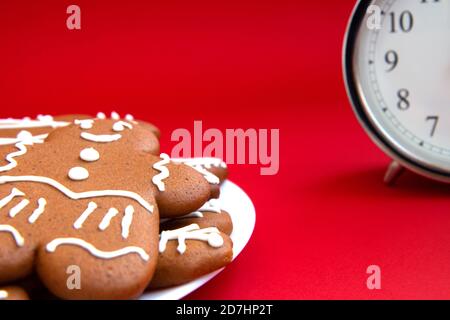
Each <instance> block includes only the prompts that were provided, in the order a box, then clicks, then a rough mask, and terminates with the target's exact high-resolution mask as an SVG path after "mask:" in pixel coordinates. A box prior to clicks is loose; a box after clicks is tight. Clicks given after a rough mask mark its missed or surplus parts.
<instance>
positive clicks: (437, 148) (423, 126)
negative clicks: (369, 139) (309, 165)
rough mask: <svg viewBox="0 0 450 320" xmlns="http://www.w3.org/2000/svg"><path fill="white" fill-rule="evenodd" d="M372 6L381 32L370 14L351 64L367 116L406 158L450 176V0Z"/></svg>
mask: <svg viewBox="0 0 450 320" xmlns="http://www.w3.org/2000/svg"><path fill="white" fill-rule="evenodd" d="M371 4H372V5H376V6H378V7H379V8H380V9H381V11H380V12H381V24H380V26H381V28H375V29H373V28H369V26H368V25H367V22H368V20H369V19H371V17H372V18H373V16H372V15H370V14H366V15H365V18H364V20H363V22H362V24H361V26H360V28H359V31H358V34H357V36H356V38H355V43H354V52H353V61H352V62H351V63H352V64H353V72H354V79H355V81H356V83H357V85H356V87H357V91H358V94H359V96H360V99H361V101H362V102H361V104H362V107H363V109H364V112H365V113H366V114H367V118H368V119H369V121H370V122H371V124H372V125H373V127H374V128H376V130H378V134H379V135H380V136H382V137H383V139H384V140H385V141H387V143H388V144H389V145H390V146H391V148H394V149H395V150H396V151H397V152H398V153H400V154H401V155H402V156H404V157H406V158H408V159H412V161H414V162H416V163H418V164H420V165H422V166H426V167H428V168H432V169H433V170H439V171H444V172H446V173H450V0H379V1H371ZM372 14H376V12H375V11H374V12H373V13H372ZM369 22H370V21H369Z"/></svg>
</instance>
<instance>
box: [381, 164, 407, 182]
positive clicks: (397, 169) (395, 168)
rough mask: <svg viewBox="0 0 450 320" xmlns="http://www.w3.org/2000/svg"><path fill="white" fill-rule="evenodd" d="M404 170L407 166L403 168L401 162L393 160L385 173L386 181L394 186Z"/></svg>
mask: <svg viewBox="0 0 450 320" xmlns="http://www.w3.org/2000/svg"><path fill="white" fill-rule="evenodd" d="M404 170H405V168H403V167H402V166H401V165H400V163H398V162H397V161H392V162H391V164H390V165H389V167H388V169H387V171H386V174H385V175H384V183H386V184H387V185H389V186H392V185H393V184H394V183H395V181H396V180H397V178H398V177H399V176H400V175H401V174H402V173H403V171H404Z"/></svg>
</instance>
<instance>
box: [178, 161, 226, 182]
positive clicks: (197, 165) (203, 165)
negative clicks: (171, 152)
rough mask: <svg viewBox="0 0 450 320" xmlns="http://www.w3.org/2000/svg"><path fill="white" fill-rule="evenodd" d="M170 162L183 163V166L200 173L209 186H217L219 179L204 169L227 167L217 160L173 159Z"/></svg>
mask: <svg viewBox="0 0 450 320" xmlns="http://www.w3.org/2000/svg"><path fill="white" fill-rule="evenodd" d="M171 160H172V161H173V162H176V163H184V164H185V165H188V166H190V167H192V168H194V169H195V170H197V171H198V172H200V173H201V174H202V175H203V177H205V179H206V180H207V181H208V182H209V183H210V184H219V183H220V179H219V178H218V177H217V176H216V175H215V174H213V173H212V172H210V171H208V170H206V169H211V167H221V168H226V167H227V164H226V163H225V162H224V161H222V160H221V159H219V158H186V159H183V158H174V159H171Z"/></svg>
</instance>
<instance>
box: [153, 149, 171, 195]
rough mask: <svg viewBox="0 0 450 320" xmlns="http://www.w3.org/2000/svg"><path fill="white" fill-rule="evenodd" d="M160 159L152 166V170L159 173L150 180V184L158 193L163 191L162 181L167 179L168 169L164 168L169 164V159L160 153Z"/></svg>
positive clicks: (164, 188) (164, 187)
mask: <svg viewBox="0 0 450 320" xmlns="http://www.w3.org/2000/svg"><path fill="white" fill-rule="evenodd" d="M160 157H161V158H162V160H161V161H158V162H156V163H155V164H154V165H153V169H156V170H158V171H160V173H158V174H157V175H155V176H154V177H153V178H152V182H153V183H154V184H155V185H156V186H157V187H158V190H159V191H165V190H166V186H165V184H164V182H163V180H164V179H166V178H168V177H169V169H167V168H166V167H165V166H166V165H167V164H168V163H169V162H170V158H169V156H168V155H167V154H165V153H161V155H160Z"/></svg>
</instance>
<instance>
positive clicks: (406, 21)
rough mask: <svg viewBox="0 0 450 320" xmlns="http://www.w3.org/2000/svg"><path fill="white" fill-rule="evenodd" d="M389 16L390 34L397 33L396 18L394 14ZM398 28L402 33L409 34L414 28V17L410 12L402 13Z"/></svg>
mask: <svg viewBox="0 0 450 320" xmlns="http://www.w3.org/2000/svg"><path fill="white" fill-rule="evenodd" d="M390 16H391V33H396V32H397V16H396V14H395V12H391V13H390ZM398 26H399V28H400V30H401V31H403V32H406V33H408V32H410V31H411V30H412V28H413V26H414V17H413V14H412V13H411V12H410V11H403V12H402V13H401V14H400V16H399V19H398Z"/></svg>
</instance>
